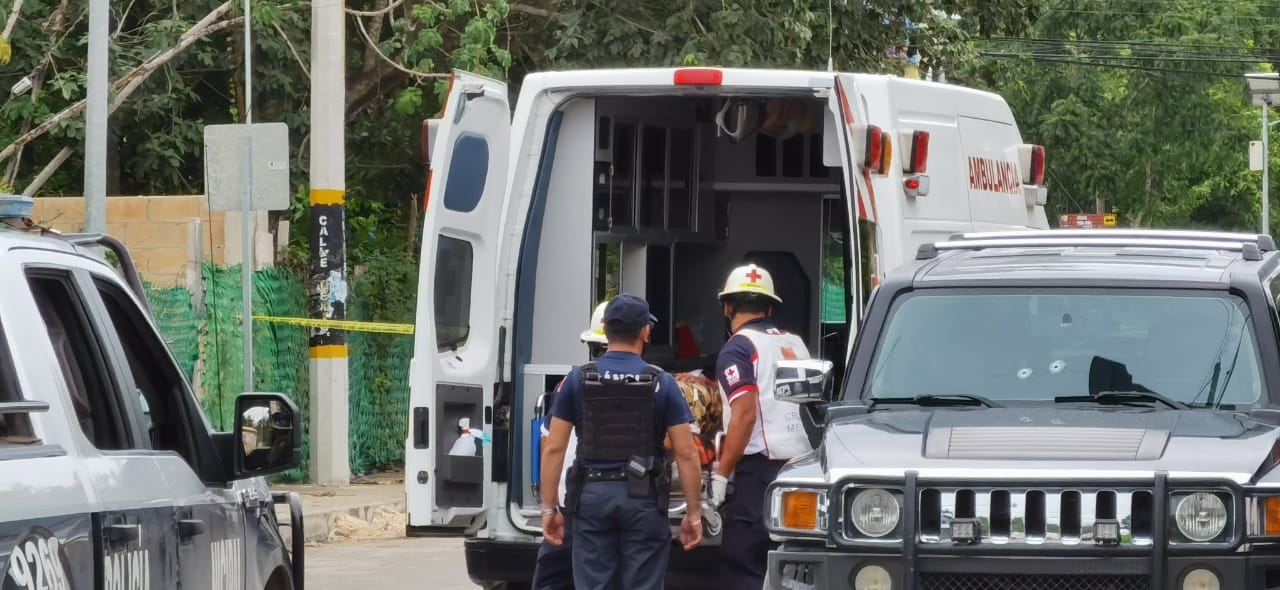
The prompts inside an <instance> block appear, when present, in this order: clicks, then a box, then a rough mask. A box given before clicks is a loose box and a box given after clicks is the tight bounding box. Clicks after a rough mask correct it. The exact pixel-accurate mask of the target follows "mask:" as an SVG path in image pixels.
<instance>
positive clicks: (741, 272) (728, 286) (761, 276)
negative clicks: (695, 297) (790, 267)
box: [720, 264, 782, 303]
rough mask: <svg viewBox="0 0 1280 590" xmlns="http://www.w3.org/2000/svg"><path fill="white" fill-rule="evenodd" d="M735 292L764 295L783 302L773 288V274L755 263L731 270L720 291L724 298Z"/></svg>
mask: <svg viewBox="0 0 1280 590" xmlns="http://www.w3.org/2000/svg"><path fill="white" fill-rule="evenodd" d="M734 293H751V294H755V295H764V296H765V297H769V298H771V299H773V300H774V301H777V302H778V303H782V298H781V297H778V294H777V292H775V291H774V290H773V276H772V275H770V274H769V271H767V270H765V269H763V268H760V267H759V266H756V265H754V264H748V265H746V266H739V267H738V268H735V269H733V270H731V271H729V276H728V277H726V278H725V280H724V289H723V290H722V291H720V297H721V298H724V296H725V295H732V294H734Z"/></svg>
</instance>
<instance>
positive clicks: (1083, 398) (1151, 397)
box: [1053, 391, 1191, 410]
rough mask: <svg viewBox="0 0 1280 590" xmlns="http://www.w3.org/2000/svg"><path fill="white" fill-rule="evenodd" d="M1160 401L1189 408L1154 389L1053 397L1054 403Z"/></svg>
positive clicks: (1184, 408) (1176, 406) (1167, 404)
mask: <svg viewBox="0 0 1280 590" xmlns="http://www.w3.org/2000/svg"><path fill="white" fill-rule="evenodd" d="M1153 401H1154V402H1160V403H1162V404H1164V405H1166V406H1169V407H1170V408H1173V409H1175V410H1189V409H1191V408H1190V407H1188V406H1187V405H1186V404H1184V403H1182V402H1179V401H1175V400H1172V399H1169V398H1167V397H1165V396H1163V395H1160V394H1158V393H1156V392H1154V391H1099V392H1098V393H1095V394H1093V395H1079V396H1068V397H1055V398H1053V402H1054V403H1058V404H1069V403H1080V402H1093V403H1098V404H1117V405H1118V404H1131V403H1135V402H1153Z"/></svg>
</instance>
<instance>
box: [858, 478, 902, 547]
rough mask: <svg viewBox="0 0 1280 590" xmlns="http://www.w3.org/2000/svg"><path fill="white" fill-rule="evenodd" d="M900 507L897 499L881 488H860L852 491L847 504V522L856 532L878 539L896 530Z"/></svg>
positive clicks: (900, 512)
mask: <svg viewBox="0 0 1280 590" xmlns="http://www.w3.org/2000/svg"><path fill="white" fill-rule="evenodd" d="M901 515H902V505H901V504H900V503H899V502H898V498H897V497H896V496H894V495H893V494H892V493H890V492H889V491H888V490H885V489H881V488H862V489H859V490H855V491H854V496H853V501H852V502H850V503H849V521H850V522H852V523H853V526H854V527H855V528H857V529H858V532H860V533H862V534H863V535H866V536H868V537H871V538H873V539H878V538H880V537H883V536H885V535H887V534H889V533H891V532H893V531H894V530H895V529H897V528H898V519H899V518H900V517H901Z"/></svg>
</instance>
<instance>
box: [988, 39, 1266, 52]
mask: <svg viewBox="0 0 1280 590" xmlns="http://www.w3.org/2000/svg"><path fill="white" fill-rule="evenodd" d="M979 41H982V42H997V43H1022V44H1029V45H1082V46H1096V47H1115V48H1147V47H1153V48H1154V47H1161V48H1172V49H1190V50H1195V51H1199V50H1224V49H1229V50H1236V51H1245V52H1271V53H1280V47H1250V46H1246V45H1226V44H1217V45H1215V44H1206V43H1170V42H1160V41H1145V40H1120V41H1109V40H1103V39H1058V38H1031V37H991V38H989V39H979Z"/></svg>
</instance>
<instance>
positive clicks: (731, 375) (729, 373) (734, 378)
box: [724, 365, 742, 387]
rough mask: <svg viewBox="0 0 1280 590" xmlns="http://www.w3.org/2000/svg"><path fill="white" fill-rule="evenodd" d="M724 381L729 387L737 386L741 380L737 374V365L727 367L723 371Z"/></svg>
mask: <svg viewBox="0 0 1280 590" xmlns="http://www.w3.org/2000/svg"><path fill="white" fill-rule="evenodd" d="M724 380H725V382H726V383H728V384H729V386H730V387H732V386H734V385H737V383H738V382H739V381H741V380H742V376H741V375H739V374H738V365H729V366H728V367H725V370H724Z"/></svg>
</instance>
